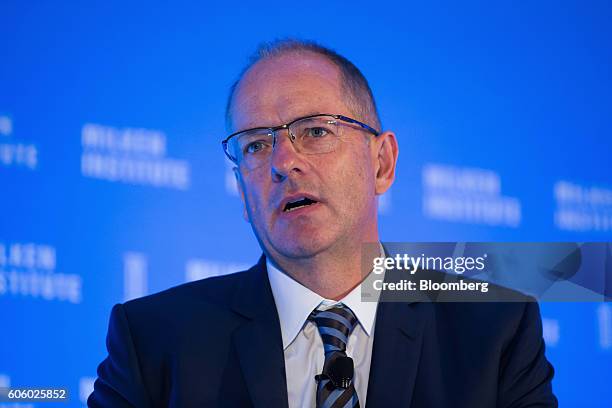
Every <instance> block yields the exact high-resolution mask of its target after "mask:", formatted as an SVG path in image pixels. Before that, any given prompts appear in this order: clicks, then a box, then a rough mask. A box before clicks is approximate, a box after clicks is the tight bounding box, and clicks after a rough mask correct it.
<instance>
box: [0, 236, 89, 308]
mask: <svg viewBox="0 0 612 408" xmlns="http://www.w3.org/2000/svg"><path fill="white" fill-rule="evenodd" d="M56 257H57V255H56V250H55V247H53V246H51V245H46V244H39V243H33V242H27V243H24V242H9V243H5V242H0V296H7V295H10V296H23V297H30V298H38V299H42V300H47V301H56V300H59V301H67V302H70V303H81V301H82V298H83V296H82V286H83V282H82V278H81V276H79V275H75V274H66V273H58V272H56V270H55V269H56Z"/></svg>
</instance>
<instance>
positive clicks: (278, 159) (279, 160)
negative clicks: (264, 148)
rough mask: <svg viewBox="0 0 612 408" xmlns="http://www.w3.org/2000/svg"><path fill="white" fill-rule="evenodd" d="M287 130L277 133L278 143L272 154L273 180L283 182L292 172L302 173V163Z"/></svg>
mask: <svg viewBox="0 0 612 408" xmlns="http://www.w3.org/2000/svg"><path fill="white" fill-rule="evenodd" d="M288 132H289V131H288V130H287V129H281V130H278V131H277V132H276V143H275V145H274V150H273V152H272V158H271V160H272V162H271V165H270V167H271V170H272V179H273V180H274V181H283V180H284V179H285V178H287V176H289V174H290V173H291V172H294V171H296V172H301V171H302V170H303V169H302V161H301V158H300V155H299V153H298V152H297V151H296V150H295V147H296V146H295V144H294V143H292V142H291V140H290V139H289V138H290V135H289V133H288Z"/></svg>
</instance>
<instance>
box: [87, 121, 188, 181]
mask: <svg viewBox="0 0 612 408" xmlns="http://www.w3.org/2000/svg"><path fill="white" fill-rule="evenodd" d="M166 142H167V139H166V135H165V134H164V133H163V132H161V131H159V130H152V129H141V128H115V127H111V126H105V125H98V124H93V123H86V124H85V125H84V126H83V129H82V131H81V148H82V154H81V174H82V175H83V176H84V177H89V178H95V179H100V180H107V181H111V182H117V183H126V184H137V185H145V186H151V187H158V188H171V189H176V190H187V189H189V186H190V184H191V168H190V165H189V162H188V161H186V160H178V159H173V158H170V157H167V156H166V155H167V151H166V148H167V143H166Z"/></svg>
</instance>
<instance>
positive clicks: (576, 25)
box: [0, 1, 612, 407]
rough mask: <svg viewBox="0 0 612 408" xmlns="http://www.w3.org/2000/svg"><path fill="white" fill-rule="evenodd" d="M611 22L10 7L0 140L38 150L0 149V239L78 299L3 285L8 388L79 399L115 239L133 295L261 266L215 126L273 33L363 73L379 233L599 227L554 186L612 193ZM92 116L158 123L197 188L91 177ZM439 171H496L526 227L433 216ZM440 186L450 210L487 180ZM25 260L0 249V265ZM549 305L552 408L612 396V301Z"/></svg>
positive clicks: (453, 6)
mask: <svg viewBox="0 0 612 408" xmlns="http://www.w3.org/2000/svg"><path fill="white" fill-rule="evenodd" d="M611 21H612V8H611V6H610V3H609V2H605V1H601V2H598V1H594V2H583V1H575V2H565V1H561V2H559V1H555V2H553V1H550V2H547V1H542V2H496V3H495V4H492V3H491V2H448V3H439V2H425V3H422V2H421V3H418V4H417V3H416V2H414V3H413V2H397V3H393V2H385V1H377V2H374V3H371V2H370V3H366V2H364V3H361V2H351V3H350V5H349V3H348V2H346V3H345V2H335V1H325V2H322V1H310V2H308V4H307V5H304V6H302V5H299V4H298V3H295V4H291V3H288V2H284V1H283V2H281V1H270V2H266V3H265V4H263V3H251V4H247V3H241V2H233V1H225V2H222V3H219V4H215V5H213V4H206V3H205V2H193V3H165V2H164V3H159V4H157V5H153V4H151V3H150V2H142V1H136V2H130V3H129V4H128V3H127V2H120V1H105V2H98V3H92V2H79V3H77V2H75V3H73V4H69V3H67V2H61V3H55V2H30V3H29V4H28V3H27V2H17V1H9V2H3V3H2V5H0V39H1V41H0V117H4V118H5V119H4V120H5V123H6V121H7V120H8V121H9V122H10V131H8V130H6V129H5V131H4V134H2V132H0V152H1V151H2V145H4V146H5V147H4V149H5V151H6V149H13V148H14V147H15V146H16V145H19V144H21V145H28V146H34V148H35V149H36V152H37V154H36V164H35V165H34V166H32V165H29V166H28V165H24V164H23V163H22V162H19V160H17V159H6V158H5V159H4V162H3V161H2V160H1V158H0V245H2V248H3V250H4V252H5V255H4V258H10V257H11V255H10V251H11V249H10V248H14V247H15V245H17V246H19V245H27V244H29V243H33V244H34V246H40V245H43V246H50V247H52V248H53V249H54V251H55V254H56V263H55V267H54V268H53V270H52V271H51V272H50V273H53V274H60V273H63V274H69V275H73V276H75V275H76V276H78V277H80V278H81V282H82V287H81V292H80V298H79V299H78V300H77V301H70V300H59V299H51V300H46V299H44V298H43V297H41V296H35V295H32V294H27V293H25V294H24V293H18V292H12V291H11V290H9V289H7V288H6V285H7V283H6V281H5V283H4V285H5V288H4V289H3V290H0V321H1V322H2V326H0V385H1V384H2V383H3V382H4V383H5V384H7V383H10V385H12V386H65V387H68V388H69V389H70V392H71V393H72V395H71V401H70V403H69V404H64V405H62V406H82V405H83V402H82V401H81V398H83V397H82V395H81V398H80V397H79V394H83V393H85V391H86V390H87V389H88V385H87V384H88V381H89V382H90V381H91V380H92V379H93V378H94V377H95V369H96V366H97V364H98V363H99V362H100V361H101V360H102V359H103V358H104V357H105V355H106V350H105V346H104V338H105V334H106V329H107V323H108V317H109V312H110V309H111V307H112V305H113V304H115V303H117V302H122V301H124V300H125V299H126V298H128V297H129V296H128V297H126V288H125V285H124V279H125V277H124V274H125V273H126V272H125V268H126V266H125V256H126V253H137V254H138V256H140V258H138V259H145V267H144V269H145V280H144V281H145V286H146V290H145V293H153V292H157V291H160V290H163V289H165V288H168V287H170V286H174V285H177V284H180V283H183V282H185V281H186V280H187V274H186V265H187V264H188V263H189V262H190V260H194V259H196V260H200V261H202V262H203V265H205V268H204V269H203V271H204V272H203V275H202V276H205V275H211V274H215V273H218V272H219V271H223V270H226V269H229V270H231V268H232V265H234V264H239V265H249V264H251V263H253V262H255V261H256V260H257V258H258V256H259V254H260V250H259V247H258V245H257V242H256V241H255V239H254V237H253V236H252V232H251V230H250V227H249V225H248V224H247V223H246V222H244V220H243V219H242V211H241V204H240V200H239V199H238V197H237V196H236V195H235V193H234V192H233V190H232V188H231V187H229V185H228V181H227V176H228V174H229V173H228V169H229V166H228V164H227V162H226V160H225V158H224V155H223V154H222V150H221V146H220V140H221V139H222V138H223V137H224V135H225V129H224V118H223V115H224V108H225V101H226V96H227V91H228V88H229V86H230V84H231V83H232V81H233V80H234V79H235V78H236V75H237V74H238V72H239V71H240V69H241V68H242V66H243V65H244V63H245V62H246V59H247V56H248V55H250V54H251V52H252V51H253V50H254V48H255V46H256V45H257V44H258V43H260V42H261V41H265V40H271V39H274V38H277V37H284V36H298V37H302V38H307V39H314V40H316V41H319V42H321V43H322V44H324V45H327V46H330V47H332V48H334V49H336V50H337V51H338V52H340V53H341V54H343V55H345V56H346V57H348V58H349V59H350V60H352V61H353V62H354V63H355V64H356V65H357V66H358V67H359V68H360V69H361V70H362V71H363V73H364V74H365V76H366V77H367V78H368V80H369V81H370V85H371V86H372V89H373V91H374V94H375V96H376V99H377V103H378V106H379V110H380V113H381V117H382V120H383V125H384V128H385V129H391V130H394V131H395V132H396V133H397V135H398V138H399V143H400V160H399V164H398V171H397V180H396V183H395V185H394V186H393V188H392V190H391V192H390V193H389V194H388V195H387V196H386V197H385V199H384V200H385V205H384V206H382V207H383V208H382V209H381V214H380V229H381V236H382V238H383V239H384V240H387V241H461V240H465V241H610V240H612V239H611V238H612V221H610V220H612V200H608V199H605V198H604V199H603V200H601V199H600V200H599V201H598V200H597V199H596V198H592V196H591V198H590V199H588V198H587V199H584V200H583V201H581V202H580V203H578V204H576V203H574V204H570V206H573V207H572V208H574V207H576V208H578V210H579V211H582V213H584V214H590V215H589V216H591V217H599V219H604V220H607V221H606V222H607V224H606V223H605V222H604V223H603V224H601V223H600V224H598V226H596V227H594V226H593V225H590V226H589V225H587V226H586V227H585V226H583V227H580V228H567V227H563V226H561V225H559V224H558V223H556V222H555V213H556V211H557V210H558V209H559V206H560V204H559V203H558V200H556V196H555V187H554V186H555V185H556V183H558V182H559V181H567V182H569V183H572V185H578V186H581V187H580V188H583V189H584V191H592V190H590V189H592V188H597V189H600V190H598V191H607V192H608V193H609V192H610V189H612V171H611V164H610V161H611V153H612V149H611V148H612V142H611V133H612V121H611V120H610V119H611V118H612V98H611V92H612V75H610V72H611V68H612V64H611V63H612V42H611V41H610V39H611V38H612V24H611V23H610V22H611ZM88 123H94V124H99V125H101V126H105V127H110V128H115V129H119V130H121V129H124V130H125V129H126V128H144V129H151V130H155V131H160V132H163V134H165V138H166V139H165V140H166V149H165V158H169V159H176V160H182V161H183V163H186V166H187V168H188V169H189V183H188V185H186V188H174V187H172V186H165V187H164V186H162V187H155V186H152V185H150V184H147V183H146V182H138V181H134V180H132V181H129V180H128V181H125V180H124V181H109V180H104V179H101V178H96V177H90V176H87V175H85V174H83V171H82V168H81V160H82V155H83V154H84V152H85V151H86V148H85V147H84V146H83V144H82V139H81V135H82V130H83V127H84V126H85V124H88ZM6 146H9V147H6ZM11 146H13V147H11ZM102 153H104V154H106V153H108V152H102ZM109 154H110V153H109ZM113 154H114V153H113ZM122 155H123V153H118V156H117V157H124V156H125V155H124V156H122ZM127 155H128V156H129V157H128V159H130V158H132V159H133V158H135V157H136V156H134V155H132V156H130V155H129V154H127ZM136 158H137V157H136ZM145 159H147V160H148V158H145ZM152 160H153V159H152ZM432 164H433V165H434V166H438V167H437V168H440V166H442V167H441V168H443V169H447V170H448V169H451V172H452V174H455V175H457V174H464V173H462V171H463V172H465V169H468V170H467V172H468V173H469V174H471V173H470V170H469V169H484V171H485V172H489V173H487V174H494V175H495V176H494V179H497V180H500V183H501V191H500V192H499V194H498V195H497V196H496V195H495V194H493V197H492V198H491V200H493V201H495V200H498V199H499V196H503V197H512V200H515V201H513V202H515V203H516V202H518V203H520V204H519V207H520V219H519V220H518V222H516V221H517V220H516V219H514V222H512V223H507V222H504V221H503V220H502V221H499V219H498V220H497V221H493V222H491V221H490V220H489V221H486V220H485V221H483V219H482V218H479V217H478V216H476V218H474V217H473V216H472V217H466V216H458V217H457V218H455V219H448V218H444V217H439V216H435V215H433V216H432V215H431V214H430V213H428V211H427V210H426V205H425V204H424V203H425V199H424V197H426V196H428V195H432V194H434V195H435V194H438V193H439V191H438V190H437V189H436V188H432V187H431V186H429V187H428V186H427V185H426V183H425V182H424V181H423V180H424V179H423V174H424V173H423V169H424V168H426V167H427V166H431V165H432ZM462 169H463V170H462ZM469 174H468V175H469ZM453 177H454V176H453ZM457 177H459V176H457ZM451 178H452V177H451ZM230 181H231V179H230ZM468 190H469V189H468ZM441 194H442V199H443V200H451V201H452V202H453V203H455V204H454V205H455V206H461V203H462V202H474V201H476V202H479V201H478V200H481V198H482V194H483V193H482V191H476V192H474V191H472V192H470V191H467V190H465V189H463V190H462V189H460V188H459V189H457V188H451V189H450V190H448V189H447V190H445V191H442V193H441ZM610 194H612V193H610ZM587 195H588V194H587ZM487 197H488V196H487ZM453 200H454V201H453ZM470 200H471V201H470ZM585 200H586V201H585ZM589 200H590V201H589ZM495 202H497V201H495ZM2 257H3V255H2V254H1V253H0V259H2ZM211 265H212V266H211ZM206 268H208V269H206ZM215 268H217V269H215ZM223 268H226V269H223ZM31 269H32V267H31V266H28V265H24V264H23V263H21V264H19V263H18V262H17V263H13V264H11V262H10V261H9V260H6V259H4V261H3V262H0V271H4V273H5V275H4V276H5V278H4V279H6V276H7V275H6V274H8V272H9V271H10V270H17V271H18V272H19V273H24V274H26V273H28V272H29V271H30V272H31ZM215 271H216V272H215ZM43 272H44V273H49V271H47V272H45V271H43ZM0 283H1V282H0ZM1 286H2V285H0V289H1ZM143 294H144V293H143ZM542 312H543V317H544V318H545V319H547V320H546V322H548V323H546V324H545V326H546V327H547V334H546V336H547V340H550V341H549V342H548V348H547V355H548V357H549V359H550V360H551V361H552V362H553V364H554V365H555V367H556V370H557V374H556V378H555V380H554V388H555V392H556V393H557V395H558V397H559V399H560V401H561V403H562V406H581V407H584V406H589V407H604V406H612V396H610V392H609V390H608V388H609V385H610V383H611V380H612V378H611V377H612V376H611V375H610V372H611V369H612V348H611V347H610V336H611V334H610V331H612V328H611V326H610V325H611V324H610V309H609V306H608V305H603V306H602V305H601V304H544V305H542ZM551 328H552V329H551ZM458 381H460V379H458ZM83 384H85V385H83Z"/></svg>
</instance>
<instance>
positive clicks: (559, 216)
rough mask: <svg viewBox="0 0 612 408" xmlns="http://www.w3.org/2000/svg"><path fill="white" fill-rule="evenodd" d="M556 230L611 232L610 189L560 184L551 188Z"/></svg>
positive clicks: (560, 182)
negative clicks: (554, 207)
mask: <svg viewBox="0 0 612 408" xmlns="http://www.w3.org/2000/svg"><path fill="white" fill-rule="evenodd" d="M554 197H555V204H556V209H555V226H556V227H557V228H558V229H560V230H566V231H579V232H589V231H593V232H595V231H599V232H607V231H612V189H609V188H604V187H597V186H586V185H581V184H578V183H574V182H570V181H565V180H561V181H558V182H556V183H555V185H554Z"/></svg>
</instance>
